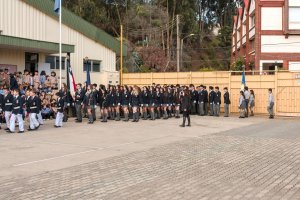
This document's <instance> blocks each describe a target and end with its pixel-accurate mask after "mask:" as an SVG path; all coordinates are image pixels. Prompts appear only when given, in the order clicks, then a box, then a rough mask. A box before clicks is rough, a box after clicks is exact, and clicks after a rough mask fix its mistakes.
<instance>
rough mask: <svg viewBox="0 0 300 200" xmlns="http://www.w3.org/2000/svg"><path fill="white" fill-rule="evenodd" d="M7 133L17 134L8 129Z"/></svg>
mask: <svg viewBox="0 0 300 200" xmlns="http://www.w3.org/2000/svg"><path fill="white" fill-rule="evenodd" d="M6 132H7V133H15V132H12V131H11V130H9V129H8V130H7V131H6Z"/></svg>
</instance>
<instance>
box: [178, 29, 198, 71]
mask: <svg viewBox="0 0 300 200" xmlns="http://www.w3.org/2000/svg"><path fill="white" fill-rule="evenodd" d="M194 35H196V34H194V33H192V34H189V35H187V36H185V37H184V38H182V39H181V41H180V58H181V59H180V60H181V69H183V40H184V39H186V38H188V37H192V36H194Z"/></svg>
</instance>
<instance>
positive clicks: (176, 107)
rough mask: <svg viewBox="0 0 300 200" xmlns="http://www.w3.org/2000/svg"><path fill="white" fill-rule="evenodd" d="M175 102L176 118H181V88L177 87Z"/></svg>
mask: <svg viewBox="0 0 300 200" xmlns="http://www.w3.org/2000/svg"><path fill="white" fill-rule="evenodd" d="M174 104H175V118H180V116H179V113H180V105H181V102H180V88H176V89H175V91H174Z"/></svg>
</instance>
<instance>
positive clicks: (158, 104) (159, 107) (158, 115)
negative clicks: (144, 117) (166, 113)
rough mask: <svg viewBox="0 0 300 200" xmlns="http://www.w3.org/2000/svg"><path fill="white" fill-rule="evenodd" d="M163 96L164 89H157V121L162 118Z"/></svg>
mask: <svg viewBox="0 0 300 200" xmlns="http://www.w3.org/2000/svg"><path fill="white" fill-rule="evenodd" d="M162 95H163V90H162V88H157V89H156V97H155V99H156V102H155V105H156V112H157V113H156V119H160V118H161V107H162Z"/></svg>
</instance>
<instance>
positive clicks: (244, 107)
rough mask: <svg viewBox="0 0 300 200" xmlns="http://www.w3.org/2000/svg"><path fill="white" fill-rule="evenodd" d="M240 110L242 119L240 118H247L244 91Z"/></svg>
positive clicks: (241, 93) (240, 101)
mask: <svg viewBox="0 0 300 200" xmlns="http://www.w3.org/2000/svg"><path fill="white" fill-rule="evenodd" d="M239 109H240V117H239V118H245V110H246V101H245V95H244V92H243V91H240V98H239Z"/></svg>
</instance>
